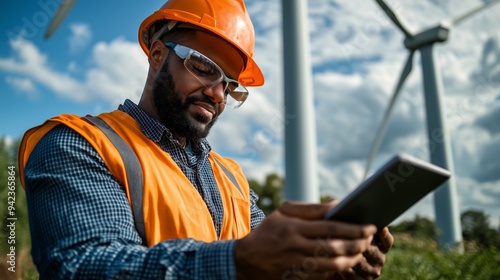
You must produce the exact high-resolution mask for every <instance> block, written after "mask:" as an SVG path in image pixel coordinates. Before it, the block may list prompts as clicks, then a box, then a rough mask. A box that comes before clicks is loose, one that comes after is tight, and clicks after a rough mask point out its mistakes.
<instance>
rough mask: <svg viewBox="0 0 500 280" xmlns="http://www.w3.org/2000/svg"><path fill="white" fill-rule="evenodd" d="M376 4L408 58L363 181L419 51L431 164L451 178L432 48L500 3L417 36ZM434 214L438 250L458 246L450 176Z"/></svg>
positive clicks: (454, 195)
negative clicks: (394, 28) (400, 35)
mask: <svg viewBox="0 0 500 280" xmlns="http://www.w3.org/2000/svg"><path fill="white" fill-rule="evenodd" d="M375 1H376V2H377V3H378V5H379V6H380V7H381V8H382V10H383V11H384V12H385V13H386V14H387V16H388V17H389V18H390V19H391V20H392V22H393V23H394V24H395V25H396V26H397V27H398V28H399V29H400V30H401V31H402V32H403V33H404V34H405V37H406V38H405V40H404V45H405V47H406V48H407V49H408V51H409V55H408V59H407V61H406V64H405V66H404V68H403V71H402V73H401V76H400V78H399V81H398V83H397V85H396V88H395V90H394V93H393V95H392V97H391V100H390V102H389V106H388V107H387V109H386V111H385V114H384V117H383V120H382V124H381V125H380V128H379V130H378V132H377V136H376V138H375V141H374V144H373V147H372V150H371V152H370V156H369V158H368V161H367V164H366V169H365V175H364V177H365V178H366V175H367V174H368V171H369V169H370V165H371V164H372V162H373V159H374V157H375V155H376V153H377V150H378V148H379V147H380V144H381V142H382V139H383V136H384V133H385V130H386V128H387V124H388V120H389V116H390V114H391V112H392V109H393V107H394V104H395V102H396V99H397V98H398V96H399V93H400V91H401V88H402V87H403V84H404V82H405V81H406V78H407V77H408V75H409V74H410V72H411V70H412V68H413V56H414V54H415V52H416V51H417V50H418V51H420V54H421V59H422V71H423V83H424V93H425V107H426V113H427V134H428V138H429V148H430V158H431V162H432V163H433V164H436V165H438V166H441V167H443V168H445V169H448V170H449V171H450V172H451V173H452V174H454V171H453V158H452V153H451V145H450V139H449V134H448V131H447V129H446V125H445V119H444V116H443V112H442V102H443V86H442V81H441V75H440V72H439V65H438V63H437V61H436V60H435V55H434V52H433V48H434V44H435V43H442V42H446V41H447V40H448V36H449V32H450V30H451V27H452V26H455V25H457V24H459V23H461V22H463V21H464V20H466V19H468V18H470V17H471V16H473V15H475V14H476V13H478V12H480V11H482V10H485V9H486V8H488V7H491V6H493V5H495V4H497V3H498V2H500V0H492V1H489V2H487V3H484V4H483V5H480V6H479V7H476V8H474V9H472V10H470V11H468V12H466V13H464V14H462V15H460V16H458V17H455V18H452V19H449V20H444V21H442V22H440V23H439V24H438V25H436V26H434V27H431V28H429V29H426V30H423V31H421V32H420V33H417V34H413V33H411V32H410V31H409V30H408V28H406V26H405V25H404V24H403V23H402V22H401V21H400V20H399V18H398V16H397V15H396V14H395V13H394V12H393V11H392V10H391V8H390V7H389V6H388V5H387V4H386V3H385V2H384V1H383V0H375ZM434 210H435V213H436V232H437V233H438V240H439V244H440V247H441V248H443V249H451V248H453V247H456V246H458V245H460V243H461V241H462V233H461V225H460V214H459V210H458V200H457V192H456V185H455V178H454V176H452V177H451V178H450V180H448V181H447V182H445V183H444V184H443V185H441V186H440V187H439V189H437V190H436V191H435V192H434Z"/></svg>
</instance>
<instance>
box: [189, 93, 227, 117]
mask: <svg viewBox="0 0 500 280" xmlns="http://www.w3.org/2000/svg"><path fill="white" fill-rule="evenodd" d="M194 102H203V103H207V104H209V105H210V106H212V108H213V109H214V112H215V113H219V111H218V106H216V104H215V102H213V101H212V99H211V98H210V97H208V96H206V95H196V96H188V97H187V98H186V101H185V105H186V107H187V106H188V105H189V104H191V103H194Z"/></svg>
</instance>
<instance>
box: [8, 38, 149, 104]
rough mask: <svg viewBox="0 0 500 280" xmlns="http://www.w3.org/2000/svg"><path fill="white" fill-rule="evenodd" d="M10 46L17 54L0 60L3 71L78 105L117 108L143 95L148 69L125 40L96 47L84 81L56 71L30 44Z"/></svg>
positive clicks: (136, 48) (140, 54)
mask: <svg viewBox="0 0 500 280" xmlns="http://www.w3.org/2000/svg"><path fill="white" fill-rule="evenodd" d="M10 45H11V47H12V49H13V51H14V52H15V54H14V56H12V57H9V58H0V69H2V70H4V71H6V72H8V73H15V74H17V75H21V76H25V77H26V78H27V79H32V80H34V81H36V82H37V83H39V84H40V85H43V86H45V87H47V88H49V89H50V90H52V91H53V92H54V93H56V94H58V95H60V96H62V97H65V98H67V99H70V100H73V101H75V102H87V101H89V100H96V99H100V100H104V101H108V102H110V103H112V104H113V105H116V104H118V103H120V102H122V101H123V99H125V98H131V99H133V100H136V101H137V100H138V97H139V96H140V93H141V92H142V88H143V85H144V81H145V78H146V73H147V69H148V67H147V60H146V56H145V55H144V53H143V52H142V50H141V49H140V47H139V46H138V45H137V44H136V43H132V42H128V41H125V40H123V39H115V40H113V41H112V42H110V43H106V42H99V43H97V44H96V45H95V46H94V48H93V52H92V61H93V66H91V67H90V69H87V72H86V74H85V77H84V79H83V80H79V79H77V78H75V77H73V76H71V75H70V74H68V73H67V72H66V71H63V70H61V71H59V70H56V69H53V68H52V67H51V66H50V64H49V63H47V60H48V59H47V56H46V55H45V54H43V53H41V52H40V50H39V49H38V48H37V47H36V46H35V45H34V44H33V43H32V42H30V41H27V40H25V39H22V38H20V37H19V38H17V39H11V40H10ZM70 65H71V64H70Z"/></svg>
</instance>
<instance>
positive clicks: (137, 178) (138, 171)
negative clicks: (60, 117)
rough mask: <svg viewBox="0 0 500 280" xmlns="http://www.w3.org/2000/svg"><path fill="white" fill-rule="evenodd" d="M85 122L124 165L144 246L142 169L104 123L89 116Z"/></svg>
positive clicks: (135, 217)
mask: <svg viewBox="0 0 500 280" xmlns="http://www.w3.org/2000/svg"><path fill="white" fill-rule="evenodd" d="M84 119H85V120H87V121H89V122H90V123H92V124H94V125H95V126H97V127H98V128H99V129H100V130H102V132H104V134H106V136H107V137H108V139H109V140H110V141H111V143H113V145H114V146H115V147H116V149H117V150H118V152H119V153H120V156H121V158H122V161H123V164H124V165H125V171H126V173H127V183H128V186H129V190H130V196H131V204H132V213H133V215H134V223H135V227H136V230H137V232H138V233H139V236H140V237H141V238H142V243H143V244H146V231H145V228H144V214H143V213H144V210H143V207H142V199H143V197H142V196H143V185H144V184H143V181H142V168H141V164H140V162H139V159H138V158H137V155H136V154H135V153H134V151H133V150H132V149H131V148H130V146H129V145H128V144H127V143H125V141H123V139H122V138H121V137H120V136H119V135H118V134H117V133H116V132H115V131H114V130H113V128H111V127H110V126H109V125H108V124H107V123H106V122H105V121H103V120H102V119H100V118H96V117H93V116H90V115H87V116H85V117H84Z"/></svg>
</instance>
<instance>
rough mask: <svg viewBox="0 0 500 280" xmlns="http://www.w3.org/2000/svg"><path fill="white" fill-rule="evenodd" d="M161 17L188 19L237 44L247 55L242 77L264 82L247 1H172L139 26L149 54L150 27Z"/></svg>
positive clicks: (245, 82)
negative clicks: (255, 50) (255, 53)
mask: <svg viewBox="0 0 500 280" xmlns="http://www.w3.org/2000/svg"><path fill="white" fill-rule="evenodd" d="M158 20H167V21H178V22H186V23H189V24H192V25H195V26H197V27H199V28H202V29H204V30H208V31H210V32H212V33H214V34H216V35H218V36H219V37H221V38H223V39H224V40H226V41H228V42H229V43H230V44H232V45H233V46H234V47H236V48H237V49H238V50H239V51H240V52H241V53H242V54H243V55H244V56H245V58H244V59H245V68H244V69H243V71H242V72H241V74H240V76H239V77H238V82H239V83H240V84H242V85H244V86H260V85H263V84H264V75H262V71H261V70H260V68H259V66H258V65H257V63H256V62H255V60H254V54H253V50H254V45H255V33H254V28H253V24H252V21H251V20H250V16H249V15H248V12H247V10H246V8H245V4H244V2H243V0H190V1H186V0H170V1H167V2H166V3H165V4H164V5H163V6H162V7H161V8H160V9H159V10H158V11H156V12H154V13H153V14H152V15H150V16H149V17H147V18H146V19H145V20H144V21H143V22H142V24H141V26H140V28H139V43H140V44H141V47H142V49H143V50H144V52H145V53H146V54H149V46H150V44H151V43H152V42H151V38H152V36H151V34H150V27H151V26H152V25H153V24H154V23H155V22H156V21H158Z"/></svg>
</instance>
